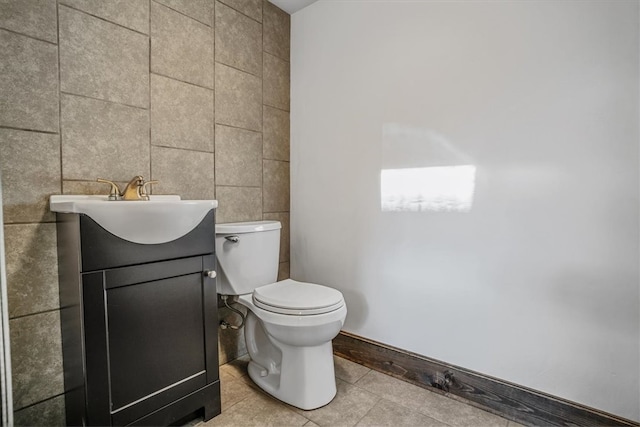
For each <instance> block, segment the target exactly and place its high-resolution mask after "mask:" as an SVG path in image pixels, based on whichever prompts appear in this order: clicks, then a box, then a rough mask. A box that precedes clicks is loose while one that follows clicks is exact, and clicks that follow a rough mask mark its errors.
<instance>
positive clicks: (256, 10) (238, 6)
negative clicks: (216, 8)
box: [220, 0, 262, 22]
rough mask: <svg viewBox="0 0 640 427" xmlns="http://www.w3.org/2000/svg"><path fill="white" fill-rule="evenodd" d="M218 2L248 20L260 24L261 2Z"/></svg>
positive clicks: (235, 0) (251, 0)
mask: <svg viewBox="0 0 640 427" xmlns="http://www.w3.org/2000/svg"><path fill="white" fill-rule="evenodd" d="M220 2H221V3H224V4H226V5H227V6H229V7H231V8H233V9H235V10H237V11H238V12H240V13H242V14H244V15H247V16H248V17H249V18H252V19H255V20H256V21H258V22H262V0H220Z"/></svg>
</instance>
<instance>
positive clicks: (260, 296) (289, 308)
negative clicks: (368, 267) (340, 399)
mask: <svg viewBox="0 0 640 427" xmlns="http://www.w3.org/2000/svg"><path fill="white" fill-rule="evenodd" d="M280 228H281V225H280V223H279V222H278V221H255V222H238V223H228V224H216V256H217V258H218V279H217V290H218V293H219V294H221V295H238V296H239V298H238V302H239V303H240V304H242V305H244V306H245V307H247V308H248V309H249V312H248V315H247V318H246V322H245V331H244V334H245V340H246V342H247V350H248V352H249V357H250V358H251V361H250V362H249V368H248V369H249V376H250V377H251V379H252V380H253V381H254V382H255V383H256V384H257V385H258V386H260V388H262V389H263V390H264V391H266V392H267V393H269V394H271V395H272V396H274V397H276V398H277V399H280V400H282V401H283V402H286V403H288V404H290V405H293V406H296V407H298V408H300V409H305V410H309V409H315V408H319V407H320V406H324V405H326V404H327V403H329V402H330V401H331V400H332V399H333V397H334V396H335V394H336V381H335V376H334V370H333V348H332V345H331V340H332V339H333V338H334V337H335V336H336V335H338V332H340V329H341V328H342V325H343V324H344V320H345V318H346V316H347V306H346V305H345V302H344V299H343V297H342V293H340V292H339V291H337V290H335V289H332V288H328V287H326V286H320V285H315V284H312V283H304V282H297V281H295V280H290V279H287V280H282V281H280V282H276V280H277V276H278V258H279V249H280Z"/></svg>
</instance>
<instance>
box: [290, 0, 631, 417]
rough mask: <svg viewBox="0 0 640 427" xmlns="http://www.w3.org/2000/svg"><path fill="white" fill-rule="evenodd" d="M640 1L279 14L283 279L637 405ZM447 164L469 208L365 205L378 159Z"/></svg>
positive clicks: (423, 345)
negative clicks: (285, 93)
mask: <svg viewBox="0 0 640 427" xmlns="http://www.w3.org/2000/svg"><path fill="white" fill-rule="evenodd" d="M638 15H639V14H638V1H615V2H614V1H609V0H605V1H602V2H598V1H585V2H579V1H571V2H569V1H566V2H547V1H529V2H524V1H501V2H495V1H470V2H465V1H455V2H454V1H449V2H435V1H434V2H427V1H424V2H415V1H412V2H403V1H320V2H318V3H315V4H313V5H311V6H309V7H308V8H306V9H303V10H302V11H300V12H297V13H296V14H294V15H293V17H292V33H291V37H292V44H291V61H292V62H291V82H292V94H291V96H292V108H291V111H292V112H291V138H292V140H291V165H292V170H291V183H292V185H291V203H292V205H291V215H292V217H291V225H292V228H291V247H292V252H291V254H292V255H291V257H292V265H291V273H292V277H293V278H294V279H298V280H306V281H312V282H316V283H323V284H326V285H330V286H333V287H335V288H337V289H339V290H341V291H342V292H343V293H344V295H345V297H346V300H347V304H348V308H349V315H348V317H347V322H346V324H345V328H344V329H345V330H347V331H349V332H353V333H355V334H358V335H361V336H364V337H368V338H370V339H374V340H377V341H380V342H383V343H387V344H390V345H393V346H396V347H400V348H403V349H406V350H410V351H413V352H417V353H420V354H423V355H426V356H429V357H433V358H435V359H439V360H442V361H445V362H448V363H452V364H456V365H459V366H462V367H465V368H469V369H473V370H476V371H479V372H482V373H485V374H489V375H493V376H496V377H499V378H502V379H505V380H509V381H512V382H515V383H517V384H521V385H525V386H528V387H532V388H534V389H537V390H541V391H544V392H547V393H551V394H553V395H556V396H560V397H564V398H567V399H571V400H573V401H577V402H580V403H582V404H586V405H589V406H592V407H596V408H599V409H602V410H605V411H609V412H612V413H614V414H617V415H620V416H624V417H627V418H630V419H633V420H636V421H637V420H640V408H639V402H640V395H639V388H640V386H639V377H640V372H639V369H640V355H639V351H640V342H639V340H640V338H639V337H640V330H639V323H640V315H639V309H640V308H639V306H640V297H639V271H638V270H639V269H638V265H639V248H638V246H639V209H638V207H639V203H638V195H639V185H638V181H639V174H638V169H639V167H638V166H639V164H638V163H639V159H638V140H639V130H638V116H639V113H640V112H639V107H638V98H639V96H638V93H639V84H638V79H639V77H638V76H639V75H638V73H639V69H638V68H639V67H638V62H639V54H638V49H639V42H638ZM455 165H472V166H474V167H475V168H476V169H475V187H474V195H473V200H472V204H471V206H470V209H468V211H467V212H465V211H464V210H463V211H455V210H454V211H432V210H431V211H430V210H428V209H429V206H430V203H431V207H432V208H433V201H432V202H428V201H427V202H426V204H425V205H426V208H427V210H426V211H423V212H388V211H385V212H383V211H382V210H381V199H380V196H381V194H380V191H381V190H380V186H381V182H380V181H381V171H382V170H390V169H402V168H422V169H423V170H429V171H433V170H434V168H433V167H436V166H455ZM427 168H431V169H427ZM415 179H416V180H418V181H420V182H421V183H422V184H421V185H424V186H425V187H429V186H430V187H434V186H435V187H438V186H442V185H444V184H445V182H444V180H445V179H446V178H442V177H441V178H435V179H434V178H419V177H417V178H415ZM423 181H424V182H423ZM467 184H469V183H468V182H467ZM436 190H437V188H436ZM425 191H426V190H425ZM468 201H469V200H468ZM424 207H425V206H423V208H424Z"/></svg>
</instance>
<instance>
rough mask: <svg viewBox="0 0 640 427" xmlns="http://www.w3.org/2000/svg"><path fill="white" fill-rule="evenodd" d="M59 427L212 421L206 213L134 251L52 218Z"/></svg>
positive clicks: (98, 232) (214, 397)
mask: <svg viewBox="0 0 640 427" xmlns="http://www.w3.org/2000/svg"><path fill="white" fill-rule="evenodd" d="M57 225H58V252H59V273H60V298H61V305H62V311H61V320H62V339H63V354H64V370H65V391H66V407H67V424H69V425H170V424H172V423H175V422H177V421H179V420H181V419H184V418H185V417H188V416H189V415H193V414H195V413H196V412H199V413H200V414H201V415H203V416H204V418H205V419H210V418H212V417H214V416H215V415H217V414H219V413H220V383H219V377H218V350H217V312H216V310H217V300H216V285H215V278H212V277H209V275H208V274H207V272H209V271H215V267H216V266H215V254H214V250H215V234H214V212H213V210H212V211H210V212H209V214H208V215H207V216H206V217H205V218H204V220H203V221H202V222H201V223H200V224H199V225H198V226H197V227H196V228H195V229H194V230H192V231H191V232H189V233H188V234H186V235H185V236H183V237H181V238H179V239H177V240H174V241H172V242H168V243H162V244H154V245H142V244H136V243H132V242H129V241H126V240H123V239H120V238H119V237H116V236H114V235H112V234H110V233H109V232H107V231H106V230H104V229H103V228H102V227H100V226H99V225H98V224H97V223H96V222H94V221H93V220H92V219H91V218H89V217H88V216H86V215H81V214H58V224H57Z"/></svg>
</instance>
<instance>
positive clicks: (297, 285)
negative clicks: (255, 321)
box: [253, 279, 344, 316]
mask: <svg viewBox="0 0 640 427" xmlns="http://www.w3.org/2000/svg"><path fill="white" fill-rule="evenodd" d="M253 303H254V304H255V305H256V306H257V307H260V308H262V309H263V310H268V311H272V312H275V313H281V314H293V315H299V316H300V315H311V314H322V313H328V312H330V311H334V310H337V309H339V308H340V307H342V306H343V305H344V299H343V298H342V293H341V292H340V291H338V290H336V289H332V288H328V287H326V286H321V285H316V284H313V283H305V282H297V281H295V280H291V279H287V280H283V281H281V282H276V283H272V284H270V285H265V286H260V287H258V288H256V289H255V290H254V291H253Z"/></svg>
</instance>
